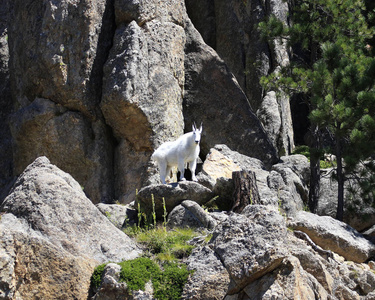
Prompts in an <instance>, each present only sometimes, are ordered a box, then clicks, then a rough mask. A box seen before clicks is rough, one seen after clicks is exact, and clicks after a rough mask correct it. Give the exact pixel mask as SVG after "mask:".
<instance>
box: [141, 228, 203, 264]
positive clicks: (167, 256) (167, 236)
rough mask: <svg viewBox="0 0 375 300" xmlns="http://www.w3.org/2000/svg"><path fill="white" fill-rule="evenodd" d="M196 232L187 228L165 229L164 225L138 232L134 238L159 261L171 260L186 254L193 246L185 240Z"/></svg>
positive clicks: (189, 238) (195, 234)
mask: <svg viewBox="0 0 375 300" xmlns="http://www.w3.org/2000/svg"><path fill="white" fill-rule="evenodd" d="M197 235H198V233H197V232H195V231H194V230H192V229H189V228H175V229H174V230H170V231H167V230H166V228H165V227H161V226H160V227H157V228H153V229H151V230H145V231H142V232H139V234H138V235H137V236H136V240H137V241H138V242H139V243H141V244H143V245H144V246H145V247H146V248H147V249H148V250H149V251H150V252H151V253H152V254H154V255H156V257H157V259H158V260H159V261H166V260H172V261H175V260H176V259H177V258H182V257H186V256H188V255H189V254H190V253H191V251H192V250H193V248H194V247H193V246H191V245H187V244H186V242H187V241H189V240H191V239H192V238H193V237H195V236H197Z"/></svg>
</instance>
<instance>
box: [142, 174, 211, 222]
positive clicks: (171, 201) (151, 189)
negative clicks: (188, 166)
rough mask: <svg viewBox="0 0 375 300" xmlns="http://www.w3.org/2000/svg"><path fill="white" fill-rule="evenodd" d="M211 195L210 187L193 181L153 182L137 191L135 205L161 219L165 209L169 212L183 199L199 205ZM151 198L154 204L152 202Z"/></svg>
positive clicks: (147, 213) (205, 201)
mask: <svg viewBox="0 0 375 300" xmlns="http://www.w3.org/2000/svg"><path fill="white" fill-rule="evenodd" d="M212 196H213V194H212V191H211V190H210V189H208V188H206V187H204V186H203V185H201V184H199V183H196V182H193V181H181V182H179V183H174V184H153V185H149V186H146V187H144V188H142V189H141V190H140V191H139V192H138V195H137V197H136V202H135V207H136V208H138V206H139V207H140V210H141V211H142V212H144V213H146V215H149V216H151V214H152V213H153V212H155V213H156V217H157V218H158V219H160V220H163V216H164V212H165V211H166V213H167V214H168V213H170V212H171V211H172V210H173V208H175V207H176V206H177V205H179V204H181V202H182V201H184V200H191V201H194V202H196V203H198V204H200V205H201V204H205V203H207V202H208V201H209V200H210V199H211V198H212ZM153 200H154V204H153V203H152V201H153ZM163 201H164V204H165V205H164V204H163ZM153 205H154V207H153ZM164 210H165V211H164Z"/></svg>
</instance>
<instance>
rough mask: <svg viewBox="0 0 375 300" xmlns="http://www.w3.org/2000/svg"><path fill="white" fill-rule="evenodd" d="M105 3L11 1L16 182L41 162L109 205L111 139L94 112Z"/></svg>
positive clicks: (108, 27)
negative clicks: (34, 163) (46, 161)
mask: <svg viewBox="0 0 375 300" xmlns="http://www.w3.org/2000/svg"><path fill="white" fill-rule="evenodd" d="M110 2H111V1H104V0H101V1H95V2H92V1H84V2H80V3H76V2H72V1H69V0H64V1H60V2H58V3H55V2H54V1H41V0H38V1H10V2H9V5H10V17H9V20H17V22H9V27H8V32H9V52H10V58H11V59H10V61H9V70H10V74H11V77H10V78H11V92H12V97H13V101H14V107H15V110H16V112H15V114H14V115H13V116H12V118H11V130H12V136H13V149H14V152H13V156H14V157H13V161H14V170H13V172H14V175H19V174H20V173H21V172H22V171H23V169H24V168H25V167H26V166H27V165H28V164H30V163H31V162H32V161H34V159H35V158H36V157H38V156H41V155H47V156H48V157H50V159H51V161H52V162H53V163H54V164H56V165H57V166H59V167H60V168H63V169H64V170H65V171H67V172H69V173H71V174H73V175H74V176H75V177H76V178H77V180H78V181H79V182H80V184H81V185H82V186H84V187H85V192H86V193H87V195H88V196H89V197H90V199H91V200H92V201H93V202H95V203H97V202H100V201H111V200H112V198H113V188H112V186H111V182H112V175H113V172H112V165H113V162H112V146H111V137H110V136H109V133H108V132H107V128H106V126H105V124H104V121H103V118H102V116H101V112H100V111H99V109H98V104H99V102H100V100H101V97H100V95H101V86H102V77H103V76H102V74H103V71H102V69H103V64H104V62H105V60H106V56H107V52H108V50H109V48H110V47H111V43H112V33H111V32H112V31H113V23H112V22H111V15H113V9H112V8H111V3H110ZM56 24H58V26H56ZM103 187H105V188H104V189H103Z"/></svg>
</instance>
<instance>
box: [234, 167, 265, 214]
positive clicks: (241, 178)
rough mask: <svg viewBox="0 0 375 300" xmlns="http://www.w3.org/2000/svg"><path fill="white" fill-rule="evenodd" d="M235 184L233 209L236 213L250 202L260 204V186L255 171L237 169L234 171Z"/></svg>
mask: <svg viewBox="0 0 375 300" xmlns="http://www.w3.org/2000/svg"><path fill="white" fill-rule="evenodd" d="M232 179H233V184H234V193H233V199H234V204H233V208H232V211H234V212H236V213H240V212H242V210H243V209H244V208H245V207H246V206H247V205H250V204H260V197H259V192H258V186H257V183H256V177H255V173H254V172H252V171H236V172H233V173H232Z"/></svg>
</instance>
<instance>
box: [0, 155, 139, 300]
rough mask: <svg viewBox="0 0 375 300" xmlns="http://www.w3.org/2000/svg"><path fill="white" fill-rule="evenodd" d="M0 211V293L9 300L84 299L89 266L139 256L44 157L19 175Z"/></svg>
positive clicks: (90, 272) (121, 234) (69, 181)
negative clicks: (17, 299)
mask: <svg viewBox="0 0 375 300" xmlns="http://www.w3.org/2000/svg"><path fill="white" fill-rule="evenodd" d="M1 212H2V216H1V220H0V236H1V239H0V241H1V243H0V245H1V247H0V253H2V255H1V256H0V257H1V258H0V261H1V265H3V266H5V267H4V269H3V270H2V271H1V276H0V278H1V283H0V287H1V288H0V294H2V295H7V294H8V295H10V296H9V298H10V299H13V298H18V297H19V299H35V298H45V299H47V298H48V299H51V298H54V299H58V298H64V299H72V298H76V299H84V298H87V293H88V289H89V285H90V277H91V274H92V271H93V268H94V266H95V265H97V264H99V263H104V262H107V261H122V260H126V259H132V258H135V257H137V256H138V255H139V254H140V253H141V251H140V250H139V249H138V247H137V246H136V245H135V244H134V243H133V242H132V240H131V239H130V238H129V237H128V236H126V235H125V234H124V233H123V232H121V231H120V230H118V229H117V228H116V227H115V226H114V225H112V224H111V223H110V222H109V221H108V220H107V218H106V217H104V216H103V215H102V214H101V213H100V212H99V210H98V209H97V208H96V207H95V206H94V205H93V204H92V202H91V201H90V200H89V199H88V198H87V197H86V196H85V195H84V193H83V192H82V189H81V187H80V185H79V184H78V183H77V182H76V181H75V180H74V179H73V178H72V177H71V176H70V175H69V174H67V173H65V172H63V171H61V170H60V169H58V168H57V167H56V166H54V165H52V164H50V162H49V161H48V159H47V158H45V157H40V158H38V159H37V160H35V161H34V162H33V163H32V164H31V165H29V166H28V167H27V169H26V170H25V171H24V172H23V173H22V175H21V176H20V177H19V178H18V180H17V182H16V183H15V185H14V186H13V188H12V191H11V193H10V194H9V196H8V197H7V198H6V199H5V201H4V203H3V204H2V206H1ZM3 274H5V276H3ZM20 283H21V284H20ZM19 286H20V287H19ZM6 299H7V298H6Z"/></svg>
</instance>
